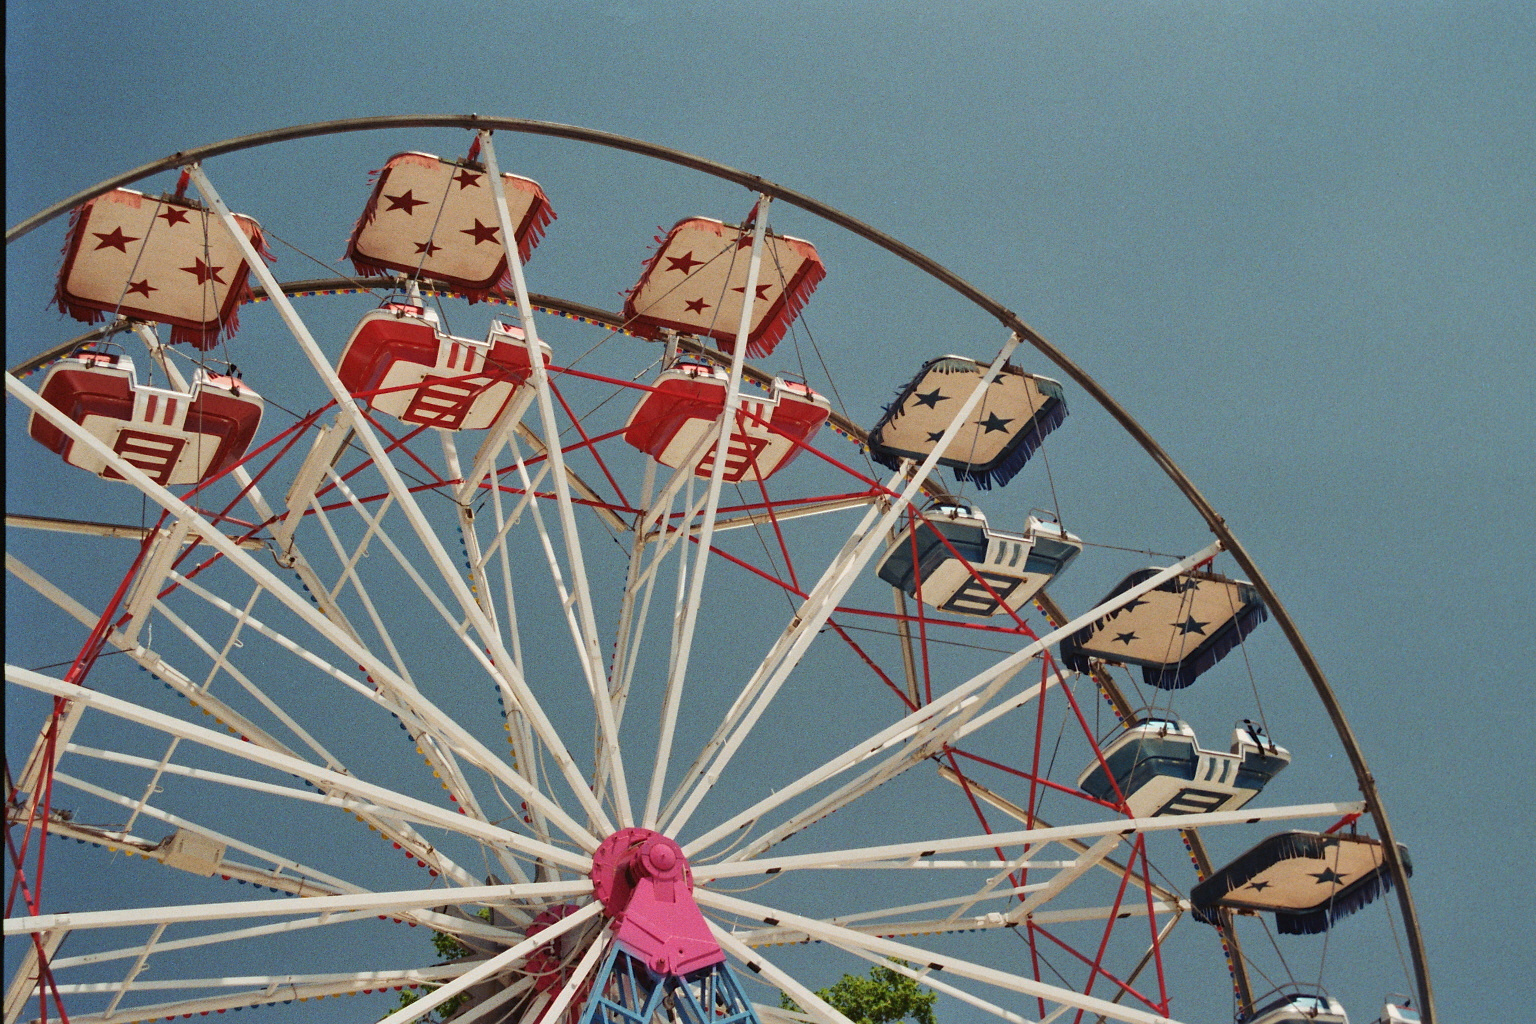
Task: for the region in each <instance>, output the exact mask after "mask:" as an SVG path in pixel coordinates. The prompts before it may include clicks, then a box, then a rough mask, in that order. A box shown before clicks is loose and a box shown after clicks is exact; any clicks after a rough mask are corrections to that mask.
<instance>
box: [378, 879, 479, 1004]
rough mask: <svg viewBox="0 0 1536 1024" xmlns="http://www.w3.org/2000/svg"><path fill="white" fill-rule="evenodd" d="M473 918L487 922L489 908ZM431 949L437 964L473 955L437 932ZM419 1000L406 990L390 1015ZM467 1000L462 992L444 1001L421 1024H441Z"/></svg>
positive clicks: (413, 993) (442, 933)
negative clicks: (436, 958) (434, 953)
mask: <svg viewBox="0 0 1536 1024" xmlns="http://www.w3.org/2000/svg"><path fill="white" fill-rule="evenodd" d="M475 916H476V917H478V918H480V919H481V920H483V921H489V920H490V919H491V908H490V907H482V908H481V909H480V910H479V911H477V912H476V914H475ZM432 948H433V949H435V950H436V951H437V955H438V957H439V959H438V961H437V962H438V963H439V964H446V963H449V962H450V961H453V960H462V959H463V958H464V957H467V956H470V955H472V954H473V953H474V950H472V949H470V948H469V947H468V946H466V945H464V943H462V942H460V941H459V940H458V939H456V938H454V937H453V936H452V935H449V934H447V933H445V932H438V931H434V932H433V933H432ZM420 998H421V996H420V995H419V994H418V993H416V992H415V991H413V990H411V989H406V990H405V991H404V992H401V993H400V1001H399V1002H398V1003H396V1004H395V1005H394V1006H393V1007H391V1008H390V1013H394V1012H395V1011H396V1010H403V1009H404V1008H405V1007H407V1006H410V1005H411V1004H412V1003H414V1002H415V1001H416V1000H418V999H420ZM468 998H469V993H468V992H462V993H460V994H459V995H456V996H454V997H452V998H451V999H446V1000H444V1001H443V1005H441V1006H439V1007H437V1008H436V1009H435V1010H433V1011H432V1012H431V1013H429V1014H427V1015H426V1016H424V1017H422V1018H421V1024H443V1022H444V1021H446V1020H447V1019H448V1018H449V1017H451V1016H453V1013H454V1011H455V1010H457V1009H458V1008H459V1007H460V1006H463V1005H464V1003H465V1001H466V1000H467V999H468Z"/></svg>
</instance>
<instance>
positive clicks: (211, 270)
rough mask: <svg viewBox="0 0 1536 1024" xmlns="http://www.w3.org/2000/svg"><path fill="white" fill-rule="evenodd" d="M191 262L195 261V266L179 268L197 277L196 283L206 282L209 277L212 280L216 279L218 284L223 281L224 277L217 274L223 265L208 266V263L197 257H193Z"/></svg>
mask: <svg viewBox="0 0 1536 1024" xmlns="http://www.w3.org/2000/svg"><path fill="white" fill-rule="evenodd" d="M192 262H193V263H195V264H196V266H191V267H182V268H181V269H182V270H184V271H186V272H187V273H189V274H191V275H192V276H193V277H195V278H197V283H198V284H207V283H208V281H209V279H210V278H211V279H213V280H214V281H217V282H218V283H219V284H223V283H224V279H223V278H222V277H220V276H219V271H221V270H223V269H224V268H223V267H210V266H209V265H208V264H206V263H204V262H203V261H202V260H198V259H194V260H193V261H192Z"/></svg>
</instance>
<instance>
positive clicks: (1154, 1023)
mask: <svg viewBox="0 0 1536 1024" xmlns="http://www.w3.org/2000/svg"><path fill="white" fill-rule="evenodd" d="M699 903H700V904H702V905H705V906H709V907H712V908H714V909H716V910H721V911H724V912H726V913H730V914H736V915H740V916H743V917H750V918H754V919H756V920H759V921H761V920H765V919H772V920H774V921H778V922H783V923H784V924H787V925H790V926H792V927H795V928H799V929H802V930H804V931H805V932H806V933H807V934H809V935H810V936H811V937H812V938H817V939H821V940H823V941H825V942H830V943H833V944H834V945H839V946H842V945H848V946H853V947H856V948H859V949H865V950H868V951H870V952H871V953H874V954H877V955H879V956H888V957H894V958H896V959H899V960H905V961H907V962H909V963H920V964H928V965H929V967H930V968H932V969H935V970H945V971H949V972H951V973H953V974H957V975H959V976H960V977H962V978H970V979H971V980H973V981H979V982H982V983H984V984H987V985H993V986H996V987H998V988H1001V989H1003V990H1004V991H1006V992H1016V993H1019V994H1021V995H1027V996H1034V997H1036V998H1043V999H1048V1000H1050V1001H1052V1002H1057V1003H1062V1004H1065V1005H1067V1006H1071V1007H1074V1008H1077V1009H1082V1010H1087V1011H1089V1012H1091V1013H1099V1014H1103V1015H1104V1016H1106V1017H1109V1018H1111V1019H1112V1020H1120V1021H1126V1022H1128V1024H1171V1022H1170V1019H1169V1018H1167V1017H1164V1016H1161V1015H1159V1014H1153V1013H1146V1012H1143V1011H1141V1010H1136V1009H1133V1008H1130V1007H1125V1006H1121V1005H1119V1004H1117V1003H1111V1002H1109V1001H1108V1000H1106V999H1098V998H1095V997H1093V996H1084V995H1079V994H1078V993H1076V992H1071V991H1068V990H1067V989H1063V988H1058V987H1057V986H1055V985H1046V984H1044V983H1042V982H1038V981H1035V980H1033V979H1032V978H1024V977H1020V976H1019V975H1016V974H1009V973H1007V972H1004V971H999V970H997V969H995V968H991V967H983V966H981V965H979V964H974V963H971V962H969V961H966V960H962V959H960V958H959V957H954V956H947V955H943V954H939V953H934V952H931V951H929V950H925V949H919V948H917V947H915V946H908V945H906V944H905V943H900V942H892V941H890V940H889V939H881V938H878V937H876V936H873V935H866V934H864V933H863V932H860V931H855V930H853V929H851V928H842V927H839V926H837V925H832V924H826V923H825V922H822V921H817V920H815V919H813V918H809V917H802V916H800V915H799V914H791V913H789V912H788V911H781V910H777V909H774V908H771V907H765V906H763V905H761V904H757V903H750V902H748V901H747V900H742V899H737V898H736V897H733V896H724V895H721V894H719V893H714V892H700V893H699Z"/></svg>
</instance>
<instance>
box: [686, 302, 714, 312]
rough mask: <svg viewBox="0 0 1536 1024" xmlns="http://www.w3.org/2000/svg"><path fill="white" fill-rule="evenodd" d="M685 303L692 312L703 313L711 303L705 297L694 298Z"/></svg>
mask: <svg viewBox="0 0 1536 1024" xmlns="http://www.w3.org/2000/svg"><path fill="white" fill-rule="evenodd" d="M683 305H684V306H686V307H687V308H688V312H690V313H702V312H704V311H705V310H706V309H708V308H709V303H707V302H705V301H704V300H703V299H694V300H693V301H692V302H685V303H683Z"/></svg>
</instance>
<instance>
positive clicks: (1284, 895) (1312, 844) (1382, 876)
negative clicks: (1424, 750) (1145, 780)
mask: <svg viewBox="0 0 1536 1024" xmlns="http://www.w3.org/2000/svg"><path fill="white" fill-rule="evenodd" d="M1398 852H1399V853H1400V855H1401V856H1402V858H1403V863H1404V866H1405V867H1406V868H1407V869H1408V873H1409V874H1410V875H1411V874H1413V865H1412V863H1411V862H1410V861H1409V859H1408V851H1407V849H1406V848H1404V847H1402V846H1399V847H1398ZM1391 887H1392V876H1391V873H1390V872H1389V871H1388V869H1387V865H1386V851H1385V849H1384V848H1383V847H1382V845H1381V843H1380V842H1379V841H1378V840H1375V839H1372V838H1370V837H1368V836H1360V835H1348V834H1339V835H1326V834H1321V833H1316V832H1282V833H1280V834H1279V835H1274V836H1270V837H1269V838H1268V839H1266V840H1264V841H1263V842H1262V843H1260V844H1259V845H1257V846H1255V847H1254V848H1253V849H1251V850H1249V851H1248V852H1247V853H1245V854H1243V855H1242V856H1241V857H1239V858H1237V859H1236V860H1234V861H1233V862H1232V863H1231V864H1228V865H1227V866H1226V867H1224V868H1222V869H1221V870H1219V871H1216V872H1214V873H1213V874H1212V875H1211V877H1209V878H1207V879H1206V880H1205V881H1203V882H1201V883H1200V884H1199V885H1197V886H1195V888H1194V889H1193V890H1192V891H1191V892H1190V894H1189V899H1190V902H1191V903H1192V904H1193V905H1194V915H1195V918H1196V919H1197V920H1200V921H1204V922H1205V923H1207V924H1215V923H1217V921H1218V919H1219V911H1220V910H1221V909H1222V908H1226V909H1230V910H1257V911H1271V912H1273V913H1274V915H1275V926H1276V929H1277V930H1278V931H1279V932H1280V933H1281V934H1283V935H1313V934H1316V933H1317V932H1321V931H1326V930H1327V929H1328V928H1329V926H1331V925H1332V924H1333V923H1334V922H1336V921H1338V920H1339V919H1340V918H1342V917H1346V916H1348V915H1349V914H1352V913H1354V912H1355V911H1356V910H1359V909H1360V908H1361V907H1363V906H1365V905H1366V904H1367V903H1370V902H1371V901H1372V900H1374V899H1375V898H1376V897H1377V896H1379V895H1380V894H1381V893H1383V892H1385V891H1387V890H1388V889H1390V888H1391Z"/></svg>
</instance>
